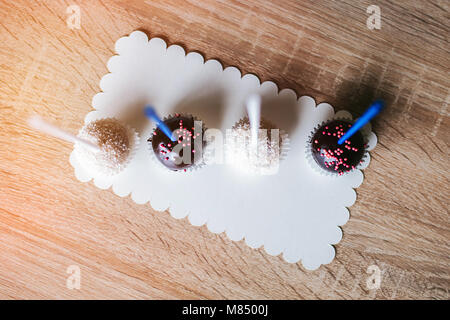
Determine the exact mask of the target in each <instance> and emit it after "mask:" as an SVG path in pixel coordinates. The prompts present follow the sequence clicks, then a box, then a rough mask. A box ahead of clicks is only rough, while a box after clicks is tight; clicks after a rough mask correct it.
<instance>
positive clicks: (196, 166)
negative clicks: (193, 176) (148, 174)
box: [147, 113, 208, 174]
mask: <svg viewBox="0 0 450 320" xmlns="http://www.w3.org/2000/svg"><path fill="white" fill-rule="evenodd" d="M177 115H178V116H181V117H187V118H189V117H192V118H193V119H194V121H202V120H200V119H198V118H197V117H196V116H193V115H191V114H189V113H174V114H171V115H168V116H166V117H164V118H163V119H162V120H163V121H166V120H168V119H171V118H175V117H176V116H177ZM157 128H158V127H157V126H156V124H155V125H154V127H153V129H152V133H151V135H150V138H148V139H147V146H148V148H149V152H150V158H151V159H152V162H153V163H155V164H156V166H157V167H159V168H160V169H162V170H166V171H169V172H172V173H174V174H180V173H182V174H186V173H190V172H195V171H197V170H199V169H201V168H203V167H204V166H205V164H206V163H205V161H204V156H205V152H206V151H207V148H208V143H207V142H206V141H204V140H203V135H204V134H205V131H206V127H205V123H204V122H203V121H202V141H203V143H204V145H203V147H202V159H201V161H199V162H198V163H194V164H193V165H192V166H190V167H188V168H183V169H180V170H172V169H169V168H167V167H166V166H165V165H163V164H162V163H161V161H159V159H158V158H157V157H156V155H155V152H154V151H153V146H152V141H153V133H154V132H155V131H156V129H157Z"/></svg>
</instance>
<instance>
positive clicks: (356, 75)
mask: <svg viewBox="0 0 450 320" xmlns="http://www.w3.org/2000/svg"><path fill="white" fill-rule="evenodd" d="M374 2H376V4H377V5H378V6H379V7H380V9H381V29H380V30H376V29H375V30H369V29H368V27H367V25H366V20H367V18H368V17H369V15H370V14H368V13H367V12H366V9H367V7H368V6H369V5H371V4H373V3H374ZM72 4H76V5H78V6H79V8H80V29H76V28H70V26H72V27H73V26H74V24H73V23H72V22H74V21H75V20H70V19H72V18H73V17H72V18H70V19H69V17H70V16H71V13H70V11H69V13H67V12H68V11H66V10H67V7H68V6H70V5H72ZM449 17H450V16H449V2H448V1H447V0H427V1H419V0H416V1H414V0H399V1H389V0H377V1H370V0H367V1H366V0H361V1H354V0H341V1H331V0H320V1H317V0H309V1H306V0H304V1H299V0H278V1H266V0H264V1H261V0H245V1H244V0H229V1H226V0H221V1H215V0H176V1H172V0H149V1H136V0H133V1H125V0H123V1H111V0H99V1H97V0H96V1H93V0H91V1H87V0H77V1H73V2H72V1H68V0H63V1H56V0H48V1H28V0H17V1H15V0H6V1H5V0H3V1H1V2H0V35H1V39H2V44H1V46H0V63H1V67H0V81H1V85H0V125H1V130H2V134H1V135H0V298H3V299H17V298H20V299H23V298H25V299H33V298H39V299H40V298H43V299H48V298H49V299H52V298H56V299H66V298H74V299H79V298H95V299H97V298H105V299H111V298H138V299H140V298H149V299H179V298H180V299H191V298H192V299H241V298H243V299H267V298H271V299H317V298H318V299H351V298H354V299H373V298H377V299H390V298H406V299H448V298H449V290H450V274H449V271H450V258H449V252H450V251H449V239H450V225H449V211H448V207H449V198H448V196H449V191H450V187H449V170H448V164H447V163H446V161H448V160H449V153H448V147H449V142H450V118H449V116H448V113H449V110H448V104H449V102H450V93H449V87H450V86H449V84H450V78H449V71H450V70H449V69H450V61H449V57H450V54H449V49H450V48H449V38H448V36H449V25H450V24H449V22H450V21H449V20H450V19H449ZM68 19H69V24H68V23H67V20H68ZM71 23H72V24H71ZM136 29H138V30H142V31H145V32H146V33H147V34H148V35H149V36H150V37H152V36H159V37H162V38H163V39H165V40H166V41H167V42H168V43H170V44H180V45H182V46H183V47H184V48H185V49H186V50H188V51H194V50H195V51H198V52H201V53H202V54H203V55H204V56H205V57H206V58H216V59H219V60H220V61H221V62H223V64H224V65H225V66H228V65H234V66H236V67H238V68H239V69H241V70H242V71H243V72H244V73H247V72H251V73H255V74H257V75H258V76H259V77H260V78H261V79H262V80H273V81H275V82H276V83H277V84H278V85H279V87H280V88H292V89H294V90H295V91H296V92H297V93H298V94H299V95H305V94H306V95H311V96H313V97H315V99H316V101H317V102H323V101H326V102H330V103H331V104H333V105H334V106H335V107H336V109H348V110H350V111H351V112H353V113H354V114H355V115H356V116H358V115H360V114H361V112H362V110H363V109H364V108H365V107H366V106H367V105H368V103H369V102H370V101H371V100H372V99H374V98H375V97H382V98H384V99H386V101H387V109H386V110H385V112H384V113H383V114H382V115H381V116H380V117H379V118H378V119H376V121H375V122H374V124H373V128H374V131H375V132H376V134H377V135H378V138H379V142H378V145H377V147H376V148H375V150H374V151H373V152H372V153H371V154H372V162H371V164H370V166H369V168H368V169H367V170H365V172H364V174H365V181H364V183H363V185H362V186H361V187H360V188H358V199H357V202H356V203H355V205H353V206H352V207H351V208H350V212H351V218H350V220H349V222H348V223H347V224H346V225H345V226H343V228H342V229H343V234H344V235H343V240H342V241H341V242H340V243H339V244H338V245H337V246H336V258H335V260H333V262H332V263H331V264H329V265H326V266H322V267H320V268H319V269H318V270H316V271H307V270H305V269H304V268H303V267H302V265H301V263H297V264H288V263H286V262H284V261H283V259H282V258H281V257H279V256H278V257H273V256H270V255H268V254H266V253H265V251H264V250H263V249H262V248H261V249H258V250H253V249H250V248H249V247H247V246H246V245H245V244H244V242H243V241H240V242H232V241H230V240H228V238H227V237H226V236H225V235H224V234H219V235H215V234H212V233H210V232H209V231H208V230H207V229H206V227H205V226H203V227H200V228H198V227H193V226H191V225H190V224H189V223H188V222H187V221H186V220H175V219H173V218H172V217H170V215H169V214H168V213H167V212H163V213H158V212H155V211H153V210H152V209H151V207H150V205H137V204H135V203H134V202H133V201H132V200H131V199H130V198H129V197H127V198H119V197H117V196H116V195H114V194H113V192H111V190H107V191H101V190H99V189H97V188H96V187H95V186H94V185H93V183H86V184H83V183H80V182H79V181H77V180H76V179H75V177H74V173H73V169H72V168H71V166H70V165H69V161H68V157H69V154H70V152H71V150H72V147H71V146H70V145H69V144H67V143H65V142H61V141H59V140H58V141H57V140H55V139H53V138H50V137H47V136H43V135H41V134H39V133H36V132H33V131H32V130H30V129H29V128H28V127H27V125H26V123H25V120H24V119H26V118H27V116H28V115H30V114H32V113H39V114H41V115H43V116H44V117H46V118H49V119H52V121H53V122H54V123H57V124H59V125H61V126H63V127H65V128H67V129H69V130H70V131H72V132H77V131H78V129H79V128H80V126H81V125H82V122H83V119H84V116H85V115H86V113H87V112H89V111H90V110H91V99H92V97H93V95H94V94H95V93H97V92H99V91H100V88H99V81H100V79H101V77H102V76H103V75H104V74H106V73H107V68H106V62H107V61H108V59H109V57H110V56H112V55H113V54H114V43H115V41H116V40H117V39H118V38H120V37H122V36H124V35H128V34H129V33H131V32H132V31H134V30H136ZM372 265H375V267H372V268H373V269H369V273H368V268H369V266H372ZM69 266H78V267H79V268H80V272H81V274H80V276H81V278H80V279H81V282H80V285H81V286H80V289H76V288H75V289H69V288H68V287H67V279H68V277H69V274H68V273H67V269H68V267H69ZM377 268H378V269H379V270H380V278H379V279H380V280H381V282H380V283H379V288H378V289H376V287H375V289H374V286H373V285H372V286H371V285H370V284H371V283H372V284H373V283H374V282H371V281H372V280H373V279H374V277H375V276H376V275H377V270H378V269H377ZM373 270H375V271H373ZM371 272H375V273H373V274H371ZM367 282H369V287H368V284H367ZM369 288H372V289H369Z"/></svg>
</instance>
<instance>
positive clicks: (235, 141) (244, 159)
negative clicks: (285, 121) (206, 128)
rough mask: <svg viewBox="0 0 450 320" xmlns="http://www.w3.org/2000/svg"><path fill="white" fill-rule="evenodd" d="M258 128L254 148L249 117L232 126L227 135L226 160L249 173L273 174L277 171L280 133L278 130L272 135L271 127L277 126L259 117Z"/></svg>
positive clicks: (280, 141)
mask: <svg viewBox="0 0 450 320" xmlns="http://www.w3.org/2000/svg"><path fill="white" fill-rule="evenodd" d="M259 128H260V130H259V132H258V141H257V147H256V148H255V147H254V146H253V145H252V139H251V138H252V137H251V129H250V122H249V119H248V118H247V117H246V118H243V119H241V120H240V121H239V122H237V123H236V124H235V125H234V126H233V128H232V130H231V135H227V148H226V152H227V154H226V156H227V161H228V162H229V163H230V164H232V165H235V166H236V167H238V168H240V169H242V170H244V171H246V172H249V173H253V174H274V173H276V172H277V171H278V166H279V161H280V154H281V143H282V140H281V135H280V132H279V130H278V131H277V132H274V133H275V134H274V135H273V137H272V131H271V129H278V128H275V127H274V126H273V125H272V124H271V123H270V122H268V121H267V120H264V119H261V121H260V127H259ZM261 129H264V130H261ZM272 138H273V139H272Z"/></svg>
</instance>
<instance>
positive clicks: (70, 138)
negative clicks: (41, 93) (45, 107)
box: [28, 116, 100, 152]
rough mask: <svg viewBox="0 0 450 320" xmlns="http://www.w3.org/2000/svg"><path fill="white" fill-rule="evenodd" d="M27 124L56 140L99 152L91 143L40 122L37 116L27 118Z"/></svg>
mask: <svg viewBox="0 0 450 320" xmlns="http://www.w3.org/2000/svg"><path fill="white" fill-rule="evenodd" d="M28 124H29V125H30V126H31V127H33V128H35V129H36V130H39V131H42V132H44V133H47V134H49V135H52V136H54V137H56V138H59V139H63V140H66V141H69V142H72V143H75V142H78V143H80V144H82V145H84V146H85V147H87V148H89V149H90V150H91V151H93V152H98V151H100V148H99V147H98V146H97V145H95V144H93V143H92V142H89V141H86V140H84V139H81V138H79V137H77V136H75V135H73V134H71V133H68V132H66V131H64V130H62V129H60V128H58V127H56V126H54V125H52V124H50V123H48V122H46V121H44V120H42V119H41V118H40V117H38V116H33V117H31V118H29V119H28Z"/></svg>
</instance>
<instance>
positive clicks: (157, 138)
mask: <svg viewBox="0 0 450 320" xmlns="http://www.w3.org/2000/svg"><path fill="white" fill-rule="evenodd" d="M164 123H165V124H166V125H167V127H169V129H170V130H171V131H172V132H173V133H174V134H175V137H176V138H177V140H176V141H172V140H170V139H169V137H167V136H166V135H165V134H164V132H162V131H161V130H160V129H159V128H156V129H155V131H154V132H153V136H152V137H150V138H149V139H148V142H151V145H152V149H153V152H154V153H155V156H156V158H157V159H158V160H159V161H160V162H161V163H162V164H163V165H164V166H165V167H167V168H168V169H170V170H173V171H178V170H186V169H187V168H189V167H191V166H193V165H195V164H196V163H198V162H199V159H201V152H202V149H203V146H204V142H203V128H202V126H199V128H198V129H197V131H195V130H194V125H195V120H194V118H193V117H191V116H182V115H179V114H176V115H175V116H174V117H171V118H169V119H166V120H165V121H164ZM196 139H197V142H196ZM199 140H200V141H199ZM200 147H201V148H200ZM185 153H190V157H188V156H187V157H184V154H185Z"/></svg>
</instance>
